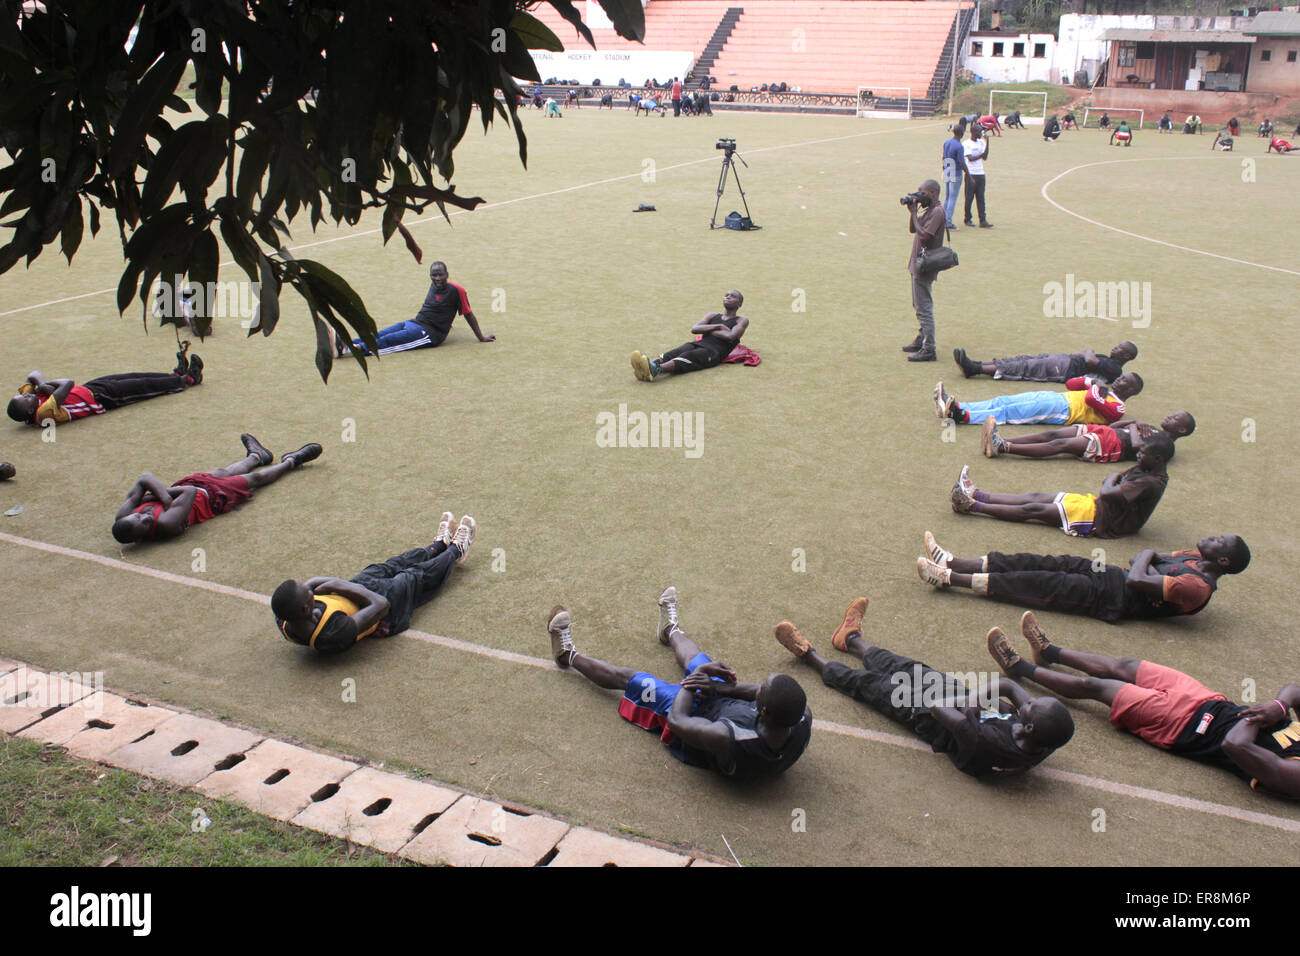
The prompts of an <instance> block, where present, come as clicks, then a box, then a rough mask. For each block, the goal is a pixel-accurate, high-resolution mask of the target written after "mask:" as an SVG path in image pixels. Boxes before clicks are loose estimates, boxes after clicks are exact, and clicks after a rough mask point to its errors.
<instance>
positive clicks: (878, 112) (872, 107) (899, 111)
mask: <svg viewBox="0 0 1300 956" xmlns="http://www.w3.org/2000/svg"><path fill="white" fill-rule="evenodd" d="M856 115H857V116H859V117H863V116H866V117H871V118H874V119H896V118H897V117H899V116H900V115H901V116H904V117H906V118H907V119H911V118H912V88H911V87H910V86H859V87H858V109H857V114H856Z"/></svg>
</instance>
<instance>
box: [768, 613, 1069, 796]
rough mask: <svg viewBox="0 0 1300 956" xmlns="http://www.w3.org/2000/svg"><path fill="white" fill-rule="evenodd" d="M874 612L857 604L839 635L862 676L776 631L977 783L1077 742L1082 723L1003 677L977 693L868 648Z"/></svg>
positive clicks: (843, 689)
mask: <svg viewBox="0 0 1300 956" xmlns="http://www.w3.org/2000/svg"><path fill="white" fill-rule="evenodd" d="M866 610H867V599H866V598H864V597H862V598H858V599H857V600H855V601H854V602H853V603H852V604H850V605H849V607H848V610H847V611H845V613H844V620H843V621H842V622H841V623H840V626H839V627H837V628H836V629H835V633H834V634H832V635H831V645H832V646H833V647H834V648H835V649H836V650H838V651H844V652H845V653H848V654H852V655H853V656H854V657H858V658H860V659H861V660H862V668H861V669H858V668H852V667H847V666H845V665H844V664H841V663H839V662H838V661H828V660H827V659H826V658H824V657H822V656H821V655H820V654H818V653H817V650H816V649H815V648H814V647H813V646H812V645H811V644H810V643H808V641H807V639H805V638H804V636H803V635H802V634H800V633H799V630H798V628H796V627H795V626H794V625H793V624H791V623H790V622H789V621H782V622H781V623H780V624H778V625H777V626H776V628H775V635H776V640H777V643H778V644H780V645H781V646H782V647H784V648H785V649H786V650H787V651H789V652H790V653H791V654H793V655H794V656H795V657H796V658H798V659H799V660H801V661H803V663H805V664H807V665H808V666H809V667H811V668H812V669H813V670H815V671H816V672H817V673H818V674H820V675H821V678H822V682H823V683H824V684H825V685H826V686H827V687H833V688H834V689H835V690H838V691H839V692H840V693H843V694H848V695H849V696H850V697H852V698H853V699H854V700H859V701H861V702H862V703H864V704H866V705H867V706H868V707H870V708H872V709H873V710H875V711H877V712H878V713H881V714H884V715H885V716H886V717H888V718H889V719H890V720H892V721H894V722H895V723H897V724H901V725H902V726H904V727H906V728H907V729H908V730H910V731H912V733H914V734H916V735H917V736H918V737H920V738H921V739H922V740H924V741H925V742H926V743H928V744H929V745H930V747H931V748H932V749H933V750H934V752H935V753H941V754H947V755H948V759H950V760H951V761H952V762H953V765H954V766H955V767H956V768H957V769H958V770H960V771H961V772H962V773H968V774H970V775H971V776H973V777H981V776H985V775H987V774H997V773H1011V772H1015V771H1019V770H1028V769H1029V768H1030V767H1033V766H1036V765H1037V764H1040V763H1042V762H1043V761H1044V760H1046V759H1047V757H1048V755H1049V754H1051V753H1052V751H1054V750H1056V749H1058V748H1060V747H1064V746H1065V744H1066V743H1067V742H1069V740H1070V738H1071V737H1072V736H1073V735H1074V719H1073V718H1072V717H1071V716H1070V712H1069V711H1068V710H1066V709H1065V707H1064V706H1063V705H1062V704H1061V702H1060V701H1058V700H1055V699H1054V698H1051V697H1032V696H1030V694H1029V693H1028V692H1027V691H1026V690H1025V689H1024V688H1023V687H1021V686H1020V685H1019V684H1017V683H1016V682H1015V681H1012V680H999V679H998V678H997V677H996V676H995V677H994V678H993V680H992V681H991V682H989V683H988V684H986V685H983V686H981V687H979V688H978V689H976V690H974V691H972V690H971V689H970V688H969V687H967V686H966V685H965V684H964V683H962V682H961V681H960V680H959V679H958V678H957V677H955V676H953V675H951V674H944V673H942V672H940V671H937V670H935V669H934V668H933V667H929V666H927V665H925V664H922V663H921V662H920V661H914V660H912V659H911V658H910V657H903V656H902V655H900V654H895V653H893V652H892V651H887V650H885V649H884V648H883V647H874V646H872V645H871V644H868V643H867V642H866V641H865V640H864V639H863V637H862V615H863V614H864V613H865V612H866ZM996 630H997V629H996V628H994V631H996ZM998 633H999V634H1000V633H1001V632H1000V631H998ZM991 636H992V632H990V638H991ZM1003 698H1005V701H1009V703H1007V702H1005V701H1004V700H1003Z"/></svg>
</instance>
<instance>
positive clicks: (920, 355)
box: [907, 348, 939, 362]
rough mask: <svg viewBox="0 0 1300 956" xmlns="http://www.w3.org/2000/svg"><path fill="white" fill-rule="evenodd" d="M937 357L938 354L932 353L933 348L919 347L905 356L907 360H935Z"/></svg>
mask: <svg viewBox="0 0 1300 956" xmlns="http://www.w3.org/2000/svg"><path fill="white" fill-rule="evenodd" d="M938 359H939V356H937V355H935V354H934V349H933V348H928V349H921V350H920V351H919V352H915V353H913V354H912V355H909V356H908V357H907V360H908V361H909V362H935V361H938Z"/></svg>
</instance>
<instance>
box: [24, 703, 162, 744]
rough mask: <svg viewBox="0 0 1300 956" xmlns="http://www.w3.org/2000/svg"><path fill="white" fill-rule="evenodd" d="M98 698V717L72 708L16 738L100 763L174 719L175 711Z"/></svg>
mask: <svg viewBox="0 0 1300 956" xmlns="http://www.w3.org/2000/svg"><path fill="white" fill-rule="evenodd" d="M99 696H100V697H102V699H103V709H102V710H100V712H99V714H98V716H94V717H92V716H90V712H89V711H87V710H83V709H82V708H81V707H78V706H76V705H73V706H71V707H65V708H64V709H63V710H61V711H59V712H58V713H56V714H53V715H51V716H49V717H47V718H45V719H44V720H42V721H41V722H40V723H36V724H32V725H31V726H30V727H27V728H26V729H24V730H22V731H20V732H19V734H18V736H20V737H30V738H32V739H33V740H44V741H47V742H48V743H53V744H62V745H63V746H65V747H67V748H68V753H70V754H73V755H75V756H78V757H84V758H85V759H87V760H103V759H104V758H105V757H106V756H108V755H109V754H110V753H112V752H113V751H114V750H116V749H117V748H118V747H121V746H122V745H123V744H128V743H130V742H131V741H132V740H135V739H136V738H138V737H142V736H144V735H145V734H147V733H149V731H151V730H153V729H154V728H155V727H157V726H158V725H159V724H161V723H162V722H163V721H164V720H170V719H171V718H172V717H175V716H176V711H174V710H168V709H167V708H166V707H155V706H152V705H149V704H141V703H138V702H133V701H129V700H127V699H126V698H124V697H119V696H117V695H116V694H109V693H105V694H102V695H99ZM96 709H99V708H96Z"/></svg>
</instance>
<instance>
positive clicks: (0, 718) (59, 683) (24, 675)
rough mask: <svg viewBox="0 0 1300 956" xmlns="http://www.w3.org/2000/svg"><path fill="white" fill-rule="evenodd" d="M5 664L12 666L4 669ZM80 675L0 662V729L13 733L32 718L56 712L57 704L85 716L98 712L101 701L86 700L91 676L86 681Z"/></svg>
mask: <svg viewBox="0 0 1300 956" xmlns="http://www.w3.org/2000/svg"><path fill="white" fill-rule="evenodd" d="M6 664H13V665H14V666H13V667H10V668H8V669H6V667H5V665H6ZM83 676H86V675H80V674H66V673H53V674H51V673H47V672H46V671H43V670H40V669H38V668H35V667H26V666H24V665H22V664H20V663H18V662H17V661H0V731H6V732H8V733H11V734H15V733H17V732H18V731H20V730H22V729H23V728H24V727H28V726H30V725H31V724H34V723H36V721H38V720H41V719H43V718H44V717H47V716H49V715H52V714H55V713H57V712H58V710H59V708H60V707H76V706H77V702H78V701H84V704H82V705H81V706H80V707H79V709H80V710H81V712H82V713H83V714H85V715H86V716H87V717H96V716H98V715H99V709H100V706H101V703H102V701H101V700H99V699H95V700H86V698H87V696H88V695H91V694H94V692H95V688H94V685H93V678H90V679H89V680H90V682H89V683H88V682H87V681H86V680H83V679H81V678H82V677H83Z"/></svg>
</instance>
